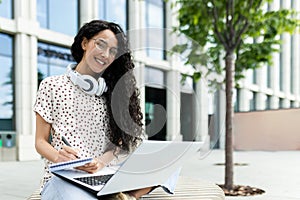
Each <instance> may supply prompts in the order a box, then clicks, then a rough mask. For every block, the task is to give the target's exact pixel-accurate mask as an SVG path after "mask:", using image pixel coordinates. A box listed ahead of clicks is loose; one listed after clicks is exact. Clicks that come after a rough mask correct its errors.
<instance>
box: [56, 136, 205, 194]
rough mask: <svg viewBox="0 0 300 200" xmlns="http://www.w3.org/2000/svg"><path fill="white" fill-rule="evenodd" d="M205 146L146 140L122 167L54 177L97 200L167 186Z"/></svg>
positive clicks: (63, 172) (61, 173)
mask: <svg viewBox="0 0 300 200" xmlns="http://www.w3.org/2000/svg"><path fill="white" fill-rule="evenodd" d="M202 146H203V142H183V141H150V140H145V141H143V143H142V144H141V145H140V146H139V147H138V148H137V149H136V150H135V151H134V152H133V153H132V154H131V155H129V156H128V158H127V159H126V160H125V161H123V162H122V163H121V164H120V165H117V166H112V167H105V168H104V169H102V170H100V171H98V172H97V173H94V174H89V173H86V172H83V171H80V170H76V169H63V170H58V171H54V172H52V173H53V174H54V175H56V176H58V177H60V178H62V179H64V180H66V181H68V182H70V183H72V184H74V185H77V186H79V187H81V188H83V189H85V190H87V191H90V192H92V193H94V194H95V195H97V196H102V195H107V194H112V193H117V192H122V191H130V190H135V189H141V188H145V187H152V186H164V184H165V183H166V181H167V180H168V179H169V178H170V176H171V175H172V174H174V172H176V171H178V169H179V168H181V166H182V165H183V164H184V161H185V160H187V159H188V158H189V157H191V156H192V155H195V154H196V153H197V152H199V151H200V149H201V147H202Z"/></svg>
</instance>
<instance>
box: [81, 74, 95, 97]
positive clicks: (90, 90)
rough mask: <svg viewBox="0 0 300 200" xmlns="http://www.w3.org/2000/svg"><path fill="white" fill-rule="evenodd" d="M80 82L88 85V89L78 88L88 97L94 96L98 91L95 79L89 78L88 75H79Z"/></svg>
mask: <svg viewBox="0 0 300 200" xmlns="http://www.w3.org/2000/svg"><path fill="white" fill-rule="evenodd" d="M81 78H82V80H83V81H84V82H85V83H88V84H89V85H90V87H89V88H83V87H82V86H81V87H80V88H81V89H82V90H83V91H84V92H85V93H87V94H89V95H94V94H96V92H97V91H98V88H99V86H98V82H97V80H96V79H94V78H93V77H91V76H89V75H81Z"/></svg>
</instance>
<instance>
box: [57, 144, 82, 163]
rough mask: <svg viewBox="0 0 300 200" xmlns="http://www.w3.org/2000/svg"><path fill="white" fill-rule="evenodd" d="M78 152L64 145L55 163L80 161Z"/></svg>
mask: <svg viewBox="0 0 300 200" xmlns="http://www.w3.org/2000/svg"><path fill="white" fill-rule="evenodd" d="M78 152H79V151H78V150H77V149H74V148H72V147H69V146H67V145H63V146H62V149H61V150H58V155H57V157H56V159H55V162H65V161H69V160H75V159H78Z"/></svg>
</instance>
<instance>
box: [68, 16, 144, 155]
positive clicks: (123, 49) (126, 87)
mask: <svg viewBox="0 0 300 200" xmlns="http://www.w3.org/2000/svg"><path fill="white" fill-rule="evenodd" d="M106 29H109V30H111V31H112V32H113V33H114V34H115V36H116V38H117V40H118V53H117V55H116V58H115V60H114V61H113V62H112V64H111V65H110V66H109V67H108V68H107V69H106V70H105V72H104V73H103V74H102V77H103V78H104V79H105V81H106V85H107V87H108V90H107V92H106V93H104V96H105V97H106V99H107V109H108V114H109V118H110V124H109V125H110V134H109V139H110V141H111V143H112V145H110V147H108V148H109V149H112V148H113V147H117V146H118V147H121V149H122V150H123V151H125V152H130V151H131V149H133V148H135V147H136V146H137V145H138V144H139V143H140V141H141V136H142V134H143V129H142V125H143V124H142V118H143V115H142V112H141V107H140V100H139V90H138V88H137V87H136V80H135V77H134V74H133V68H134V63H133V59H132V55H131V51H130V49H129V44H128V39H127V37H126V35H125V34H124V32H123V30H122V28H121V27H120V26H119V25H118V24H115V23H113V22H108V21H104V20H93V21H91V22H89V23H86V24H84V25H83V26H82V27H81V28H80V30H79V31H78V34H77V35H76V36H75V38H74V43H73V44H72V46H71V53H72V56H73V57H74V59H75V61H76V62H77V63H79V62H80V61H81V59H82V57H83V53H84V51H83V49H82V47H81V43H82V40H83V39H84V38H86V39H88V40H89V39H91V38H92V37H93V36H95V35H97V34H98V33H99V32H101V31H103V30H106ZM114 149H115V148H114ZM107 150H108V149H107Z"/></svg>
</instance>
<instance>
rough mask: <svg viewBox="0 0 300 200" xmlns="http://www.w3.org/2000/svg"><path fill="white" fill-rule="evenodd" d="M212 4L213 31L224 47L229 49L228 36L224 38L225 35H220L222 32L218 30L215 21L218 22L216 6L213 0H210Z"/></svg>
mask: <svg viewBox="0 0 300 200" xmlns="http://www.w3.org/2000/svg"><path fill="white" fill-rule="evenodd" d="M212 4H213V13H212V14H213V19H214V21H213V26H214V32H215V34H216V36H217V38H218V39H219V40H220V42H221V43H222V44H223V45H224V47H225V49H229V46H228V43H227V41H228V38H226V35H225V38H224V37H223V36H222V34H221V33H220V31H219V30H218V26H217V22H218V18H219V16H218V11H217V8H216V6H215V3H214V1H212Z"/></svg>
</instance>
